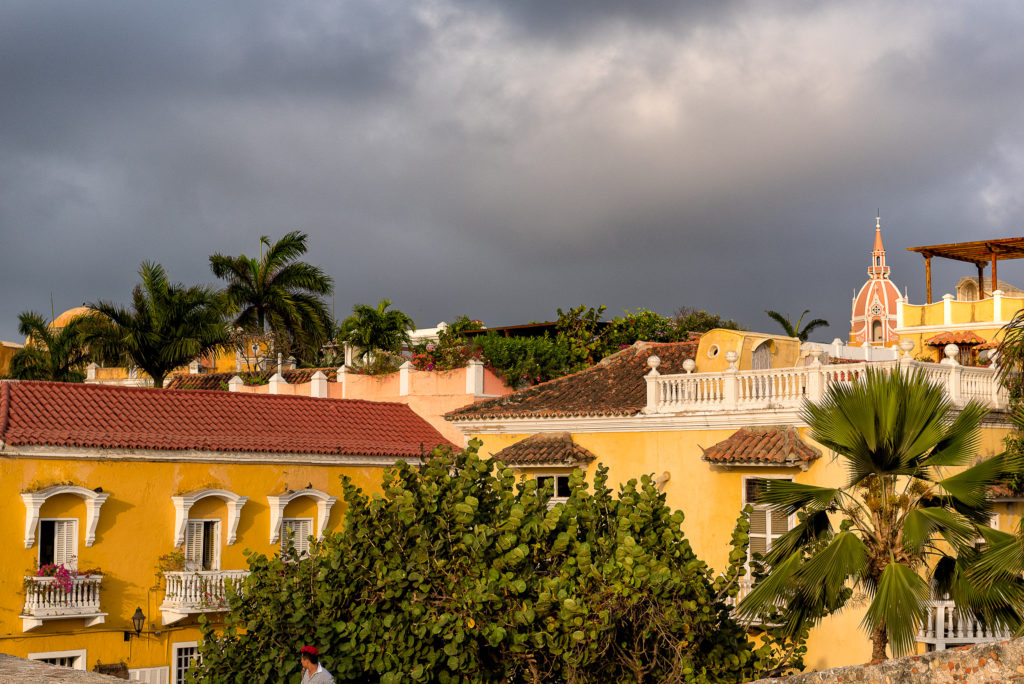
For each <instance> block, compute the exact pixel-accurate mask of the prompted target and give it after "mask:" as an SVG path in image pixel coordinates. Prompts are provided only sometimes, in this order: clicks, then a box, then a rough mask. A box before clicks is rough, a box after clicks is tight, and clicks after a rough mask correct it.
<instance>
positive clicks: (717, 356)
mask: <svg viewBox="0 0 1024 684" xmlns="http://www.w3.org/2000/svg"><path fill="white" fill-rule="evenodd" d="M764 343H767V344H768V346H769V349H771V354H772V368H787V367H790V366H794V365H796V362H797V360H798V359H799V358H800V340H798V339H796V338H795V337H785V336H783V335H767V334H765V333H755V332H748V331H745V330H726V329H725V328H715V329H714V330H709V331H708V332H706V333H704V334H703V335H702V336H701V338H700V342H699V343H698V344H697V356H696V358H695V359H694V361H695V362H696V364H697V367H696V371H697V372H698V373H721V372H722V371H724V370H725V369H726V368H728V367H729V362H728V361H726V360H725V355H726V353H727V352H730V351H734V352H736V353H737V354H738V355H739V360H738V362H737V366H738V367H739V369H740V370H749V369H750V368H751V356H752V354H753V353H754V349H756V348H757V347H759V346H760V345H761V344H764Z"/></svg>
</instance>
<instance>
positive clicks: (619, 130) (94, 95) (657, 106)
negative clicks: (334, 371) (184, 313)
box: [0, 0, 1024, 341]
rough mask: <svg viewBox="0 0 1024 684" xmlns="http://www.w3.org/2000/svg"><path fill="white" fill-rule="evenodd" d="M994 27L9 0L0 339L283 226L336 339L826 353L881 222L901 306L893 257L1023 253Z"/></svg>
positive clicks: (1014, 20)
mask: <svg viewBox="0 0 1024 684" xmlns="http://www.w3.org/2000/svg"><path fill="white" fill-rule="evenodd" d="M1021 36H1024V4H1022V3H1019V2H1009V1H1008V2H996V1H993V2H984V3H936V2H901V3H892V2H877V3H862V2H847V3H834V4H821V3H812V2H800V1H795V0H794V1H788V2H787V1H782V2H776V1H770V0H758V1H756V2H754V1H751V2H715V3H706V2H693V3H682V2H677V1H674V0H632V1H630V2H612V0H558V1H557V2H553V1H551V0H493V1H487V0H471V1H469V0H467V1H466V2H457V1H444V0H441V1H434V0H427V1H423V2H407V1H406V0H357V1H352V2H338V1H337V0H332V1H329V2H327V1H325V2H314V1H310V2H287V3H282V2H270V1H267V2H262V1H258V0H246V1H244V2H242V1H237V2H222V3H212V2H208V1H205V0H204V1H202V2H164V3H146V2H123V1H119V2H103V1H100V0H90V1H89V2H46V1H43V0H26V1H24V2H20V1H17V0H4V2H2V3H0V339H7V340H19V341H20V337H19V335H18V333H17V314H18V312H20V311H24V310H36V311H39V312H42V313H44V314H46V315H47V316H49V313H50V294H51V292H52V294H53V301H54V306H55V309H56V311H57V313H60V312H61V311H62V310H64V309H67V308H69V307H72V306H76V305H79V304H81V303H82V302H86V301H94V300H97V299H109V300H114V301H121V302H127V300H128V297H129V293H130V290H131V288H132V286H133V285H134V283H135V282H136V280H137V273H136V272H137V269H138V267H139V264H140V263H141V262H142V261H143V260H154V261H158V262H160V263H162V264H163V265H164V266H165V267H166V268H167V270H168V271H169V273H170V275H171V277H172V279H174V280H179V281H184V282H186V283H194V282H207V283H211V284H212V283H214V282H215V281H214V278H213V276H212V275H211V273H210V271H209V265H208V262H207V257H208V255H209V254H211V253H213V252H223V253H227V254H238V253H248V254H254V253H258V250H259V243H258V239H259V236H260V235H269V236H271V237H274V238H276V237H279V236H281V235H283V234H284V233H285V232H287V231H290V230H295V229H298V230H302V231H305V232H307V233H309V235H310V245H311V254H310V257H309V260H310V261H312V262H314V263H318V264H320V265H321V266H323V267H324V268H325V269H326V270H327V271H328V272H329V273H330V274H331V275H332V276H333V277H334V278H335V280H336V285H337V288H336V291H337V294H336V307H337V313H338V316H339V318H340V317H342V316H343V315H344V313H345V312H346V311H348V310H349V309H350V308H351V306H352V305H353V304H355V303H363V302H365V303H375V302H376V301H377V300H379V299H380V298H382V297H388V298H390V299H392V300H393V301H394V303H395V305H396V306H397V307H399V308H401V309H402V310H404V311H406V312H407V313H409V314H410V315H412V316H413V318H414V319H415V320H416V321H417V323H419V324H420V325H422V326H432V325H434V324H436V323H437V322H438V321H440V320H451V319H452V318H454V317H455V316H457V315H459V314H462V313H466V314H469V315H471V316H472V317H475V318H480V319H482V320H483V321H484V322H485V323H486V324H488V325H492V326H493V325H502V324H514V323H522V322H527V321H529V320H544V319H549V318H551V317H552V316H553V314H554V312H555V309H556V308H557V307H559V306H561V307H563V308H565V307H569V306H572V305H575V304H580V303H586V304H588V305H595V306H596V305H598V304H605V305H607V306H608V309H609V313H611V314H617V313H621V311H622V310H623V309H627V308H628V309H635V308H638V307H647V308H650V309H653V310H656V311H659V312H661V313H664V314H669V313H671V312H672V311H674V310H675V309H676V308H678V307H680V306H691V307H697V308H705V309H709V310H712V311H716V312H718V313H721V314H723V315H725V316H728V317H731V318H735V319H738V320H739V321H741V322H742V323H744V324H746V325H748V326H750V327H752V328H755V329H761V330H771V331H774V330H775V324H774V323H772V321H770V320H769V319H768V318H767V317H766V316H765V315H764V313H763V310H764V309H766V308H772V309H777V310H780V311H783V312H792V313H793V314H794V317H795V315H796V314H799V312H800V311H801V310H803V309H805V308H809V309H811V310H812V314H813V315H818V316H823V317H825V318H827V319H828V320H830V321H831V322H832V326H831V327H830V328H827V329H825V330H824V331H819V333H818V334H817V335H816V336H815V337H816V338H817V339H821V340H826V341H830V340H831V339H832V338H833V337H835V336H839V337H843V338H845V337H846V335H847V333H848V331H849V317H850V300H851V297H852V295H853V291H854V289H856V288H859V287H860V285H861V284H862V283H863V282H864V280H865V278H866V269H867V267H868V265H869V252H870V249H871V244H872V240H873V237H874V235H873V233H874V225H875V219H874V217H875V213H876V211H877V210H879V209H880V210H881V214H882V227H883V236H884V238H885V243H886V247H887V249H888V250H889V263H890V265H891V266H892V269H893V280H894V281H895V282H896V283H897V285H898V286H899V287H900V288H901V290H902V289H903V288H905V287H906V288H909V293H910V298H911V301H912V302H914V303H921V302H922V301H923V297H924V267H923V260H922V259H921V258H920V257H918V256H917V255H913V254H910V253H908V252H907V251H906V248H907V247H908V246H912V245H923V244H935V243H945V242H954V241H963V240H976V239H982V238H988V237H1010V236H1016V235H1022V234H1024V231H1022V228H1024V221H1022V219H1024V116H1022V113H1024V108H1022V104H1024V102H1022V100H1024V40H1021ZM973 273H974V271H973V267H969V266H966V265H958V264H955V263H953V262H946V264H941V265H940V264H936V269H935V276H934V277H935V290H936V292H935V295H936V297H939V296H941V294H942V293H944V292H948V291H951V290H952V284H953V282H955V280H956V279H957V278H958V277H960V276H963V275H972V274H973ZM999 274H1000V276H1001V277H1002V278H1003V279H1004V280H1008V281H1010V282H1013V283H1014V284H1016V285H1018V286H1024V262H1022V263H1021V264H1018V263H1016V262H1008V263H1006V264H1005V265H1001V266H1000V271H999Z"/></svg>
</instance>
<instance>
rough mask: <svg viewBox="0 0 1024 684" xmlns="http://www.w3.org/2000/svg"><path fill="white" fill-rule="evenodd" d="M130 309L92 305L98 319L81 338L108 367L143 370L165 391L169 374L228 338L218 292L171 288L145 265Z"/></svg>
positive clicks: (157, 268) (156, 268)
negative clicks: (128, 366)
mask: <svg viewBox="0 0 1024 684" xmlns="http://www.w3.org/2000/svg"><path fill="white" fill-rule="evenodd" d="M139 275H140V276H141V278H142V281H141V282H140V283H139V284H138V285H136V286H135V289H134V290H133V291H132V308H131V309H126V308H124V307H121V306H118V305H116V304H111V303H109V302H103V301H100V302H96V303H92V304H89V308H90V309H92V310H93V311H95V312H96V313H97V314H99V315H96V316H91V317H89V318H88V319H87V320H86V321H85V322H84V324H83V339H84V340H85V342H86V343H87V344H88V345H89V348H90V349H91V350H94V352H95V353H96V354H97V355H98V356H99V357H100V358H103V359H104V360H106V361H108V362H115V363H122V364H124V365H126V366H127V365H130V366H135V367H137V368H141V369H142V370H144V371H145V372H146V373H148V374H149V375H150V377H152V378H153V385H154V386H155V387H163V384H164V379H165V378H166V377H167V374H168V373H170V372H171V371H172V370H174V369H175V368H179V367H181V366H183V365H185V364H187V363H189V362H190V361H192V360H193V359H195V358H197V357H199V356H202V355H203V354H205V353H207V352H209V351H211V350H212V349H214V348H215V347H217V346H218V345H219V344H221V343H223V342H224V341H225V340H226V339H227V333H228V329H227V324H226V323H225V322H224V310H225V305H224V299H223V297H222V296H221V294H220V293H219V292H217V291H216V290H214V289H212V288H209V287H204V286H200V285H195V286H192V287H185V286H184V285H182V284H181V283H171V282H169V281H168V279H167V273H166V271H164V268H163V266H161V265H160V264H155V263H152V262H148V261H147V262H143V264H142V267H141V268H140V269H139Z"/></svg>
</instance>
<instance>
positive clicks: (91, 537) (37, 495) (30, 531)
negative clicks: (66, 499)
mask: <svg viewBox="0 0 1024 684" xmlns="http://www.w3.org/2000/svg"><path fill="white" fill-rule="evenodd" d="M60 494H74V495H75V496H80V497H82V499H84V500H85V545H86V546H92V545H93V542H95V541H96V525H97V523H99V521H100V507H101V506H103V502H104V501H106V500H107V497H109V496H110V494H107V493H103V492H96V491H93V490H91V489H87V488H85V487H79V486H76V485H53V486H51V487H44V488H43V489H39V490H37V491H34V492H22V494H21V500H22V501H24V502H25V548H26V549H31V548H32V547H33V546H35V543H36V524H37V523H38V522H39V510H40V509H41V508H42V507H43V504H44V503H46V500H47V499H49V498H50V497H52V496H58V495H60Z"/></svg>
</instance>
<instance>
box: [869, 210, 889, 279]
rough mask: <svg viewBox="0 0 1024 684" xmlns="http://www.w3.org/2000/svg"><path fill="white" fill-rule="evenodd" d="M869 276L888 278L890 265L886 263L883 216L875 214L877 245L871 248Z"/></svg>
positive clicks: (872, 277)
mask: <svg viewBox="0 0 1024 684" xmlns="http://www.w3.org/2000/svg"><path fill="white" fill-rule="evenodd" d="M868 276H869V277H870V278H871V279H873V280H888V279H889V267H888V266H886V264H885V246H884V245H883V244H882V217H881V216H880V215H879V216H875V246H874V248H873V249H872V250H871V267H870V268H869V269H868Z"/></svg>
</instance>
